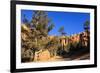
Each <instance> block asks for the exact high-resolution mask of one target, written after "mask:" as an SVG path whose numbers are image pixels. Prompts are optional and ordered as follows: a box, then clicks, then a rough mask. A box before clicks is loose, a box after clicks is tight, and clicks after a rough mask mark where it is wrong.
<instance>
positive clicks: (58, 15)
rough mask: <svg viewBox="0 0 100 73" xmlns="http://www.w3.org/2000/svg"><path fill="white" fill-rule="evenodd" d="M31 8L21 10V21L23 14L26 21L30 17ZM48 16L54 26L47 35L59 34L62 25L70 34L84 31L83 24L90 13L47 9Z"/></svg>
mask: <svg viewBox="0 0 100 73" xmlns="http://www.w3.org/2000/svg"><path fill="white" fill-rule="evenodd" d="M32 13H33V10H21V22H22V20H23V17H24V14H25V16H26V18H27V19H28V21H30V20H31V19H32ZM47 13H48V17H49V18H50V19H52V22H53V23H54V25H55V27H54V28H53V29H52V30H51V31H50V32H49V35H60V33H59V32H58V30H59V28H60V27H62V26H64V31H65V32H66V33H67V35H72V34H75V33H79V32H82V31H84V29H83V24H84V22H85V21H86V20H89V21H90V13H82V12H81V13H79V12H54V11H47Z"/></svg>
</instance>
